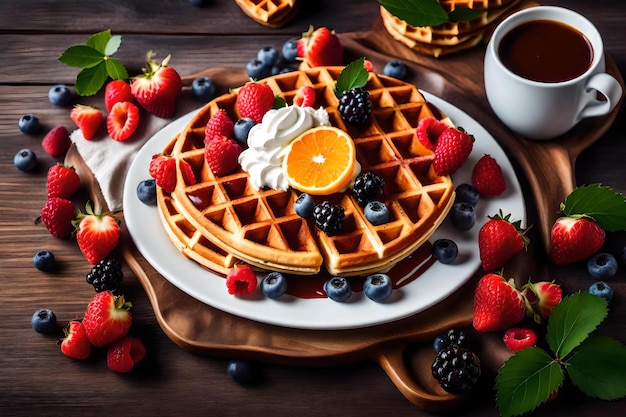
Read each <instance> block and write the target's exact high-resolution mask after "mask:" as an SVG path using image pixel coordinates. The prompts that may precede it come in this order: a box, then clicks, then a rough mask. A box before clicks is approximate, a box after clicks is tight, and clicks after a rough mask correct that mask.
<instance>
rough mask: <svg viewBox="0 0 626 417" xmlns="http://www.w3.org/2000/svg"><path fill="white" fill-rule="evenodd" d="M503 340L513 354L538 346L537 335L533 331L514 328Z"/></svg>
mask: <svg viewBox="0 0 626 417" xmlns="http://www.w3.org/2000/svg"><path fill="white" fill-rule="evenodd" d="M502 340H503V341H504V344H505V345H506V347H508V348H509V350H510V351H511V352H517V351H519V350H522V349H526V348H529V347H533V346H535V345H536V344H537V334H535V332H534V331H533V330H532V329H528V328H525V327H513V328H510V329H508V330H507V331H506V332H505V333H504V336H503V337H502Z"/></svg>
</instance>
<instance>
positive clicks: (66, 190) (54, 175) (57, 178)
mask: <svg viewBox="0 0 626 417" xmlns="http://www.w3.org/2000/svg"><path fill="white" fill-rule="evenodd" d="M46 182H47V187H48V198H50V197H60V198H70V197H71V196H73V195H74V193H76V191H78V189H79V188H80V177H79V176H78V173H77V172H76V170H75V169H74V168H73V167H70V166H66V165H63V164H61V163H57V164H56V165H53V166H51V167H50V169H49V170H48V175H47V178H46Z"/></svg>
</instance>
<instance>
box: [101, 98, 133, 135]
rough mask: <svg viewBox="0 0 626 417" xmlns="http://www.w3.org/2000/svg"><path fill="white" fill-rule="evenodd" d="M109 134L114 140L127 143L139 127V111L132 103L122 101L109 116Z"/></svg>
mask: <svg viewBox="0 0 626 417" xmlns="http://www.w3.org/2000/svg"><path fill="white" fill-rule="evenodd" d="M106 124H107V133H108V134H109V136H110V137H111V139H113V140H117V141H120V142H121V141H125V140H126V139H128V138H129V137H131V136H132V134H133V133H135V130H137V127H139V109H138V108H137V106H135V105H134V104H133V103H131V102H130V101H120V102H118V103H115V104H114V105H113V107H111V111H110V112H109V114H108V115H107V121H106Z"/></svg>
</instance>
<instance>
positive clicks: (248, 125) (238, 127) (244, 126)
mask: <svg viewBox="0 0 626 417" xmlns="http://www.w3.org/2000/svg"><path fill="white" fill-rule="evenodd" d="M254 125H255V123H254V120H252V119H251V118H249V117H242V118H241V119H239V120H237V121H236V122H235V127H234V134H235V140H236V141H237V142H239V144H240V145H244V146H248V133H250V129H252V126H254Z"/></svg>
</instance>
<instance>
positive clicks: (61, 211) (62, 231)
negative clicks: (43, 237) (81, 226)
mask: <svg viewBox="0 0 626 417" xmlns="http://www.w3.org/2000/svg"><path fill="white" fill-rule="evenodd" d="M75 216H76V211H75V209H74V204H73V203H72V202H71V201H69V200H66V199H64V198H59V197H51V198H49V199H48V201H46V203H45V204H44V205H43V207H42V208H41V213H40V215H39V220H41V222H42V223H43V224H44V225H45V226H46V229H48V232H50V234H51V235H52V236H54V237H56V238H58V239H69V238H70V237H71V236H72V231H73V230H74V226H73V225H72V221H73V220H74V217H75Z"/></svg>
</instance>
